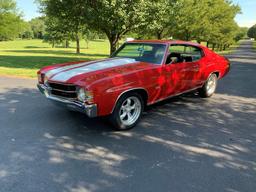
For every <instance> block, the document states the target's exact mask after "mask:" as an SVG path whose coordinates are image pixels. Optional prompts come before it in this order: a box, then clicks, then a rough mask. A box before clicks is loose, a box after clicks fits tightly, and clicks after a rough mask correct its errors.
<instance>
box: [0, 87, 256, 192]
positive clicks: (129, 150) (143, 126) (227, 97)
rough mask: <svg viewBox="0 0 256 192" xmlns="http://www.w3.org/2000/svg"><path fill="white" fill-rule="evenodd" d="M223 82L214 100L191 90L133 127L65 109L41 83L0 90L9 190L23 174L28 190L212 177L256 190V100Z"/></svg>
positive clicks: (1, 176) (153, 187) (1, 169)
mask: <svg viewBox="0 0 256 192" xmlns="http://www.w3.org/2000/svg"><path fill="white" fill-rule="evenodd" d="M221 86H222V85H221ZM221 86H220V90H221V91H220V92H219V93H218V94H216V95H215V96H214V97H213V98H211V99H201V98H199V97H198V96H197V95H196V94H190V95H183V96H181V97H176V98H173V99H170V100H167V101H164V102H161V103H158V104H157V105H153V106H151V107H149V108H148V109H147V110H146V112H145V113H144V115H143V118H142V120H141V122H140V123H139V124H138V126H137V127H136V128H135V129H133V130H131V131H127V132H116V131H113V130H112V127H111V126H110V125H109V124H108V123H106V122H105V121H102V119H101V118H96V119H89V118H86V117H85V116H84V115H82V114H79V113H73V112H68V111H66V110H63V109H60V108H57V107H55V106H54V105H52V104H51V103H50V102H49V101H47V100H46V99H45V98H44V97H43V96H41V95H40V94H39V93H38V91H37V90H35V89H24V88H17V89H8V90H6V91H5V92H4V93H0V101H1V103H0V112H1V114H2V115H1V117H0V120H1V122H2V123H1V124H2V126H1V129H0V132H1V134H0V135H1V136H0V140H1V141H2V142H3V143H4V144H5V146H6V147H7V150H2V151H1V152H0V155H1V163H0V180H1V183H2V184H4V186H5V189H6V191H8V190H10V189H11V188H13V186H14V185H15V184H16V186H20V185H17V182H18V181H19V180H22V182H23V183H22V185H21V186H22V189H21V190H26V191H44V190H45V186H47V187H48V188H53V189H55V190H54V191H70V192H71V191H122V190H124V191H125V190H126V191H140V189H141V190H142V189H143V191H158V190H159V189H162V191H169V190H170V189H177V191H210V190H209V185H208V184H209V183H211V185H215V190H217V191H229V192H230V191H242V190H243V191H244V189H248V191H250V190H252V189H254V188H255V187H256V186H255V182H254V181H255V176H256V174H255V173H256V170H255V166H256V164H255V158H256V156H255V154H256V153H255V152H256V151H255V143H254V141H255V139H256V133H255V130H254V129H255V124H256V119H255V116H256V104H255V103H256V99H255V98H251V97H250V95H248V96H249V97H248V98H246V97H244V96H240V95H232V94H233V93H232V94H229V93H228V92H224V88H221ZM224 86H225V85H223V87H224ZM28 167H29V168H28ZM24 177H25V180H24V179H22V178H24ZM11 178H15V179H11ZM234 178H239V179H238V180H240V181H242V182H243V185H241V184H240V182H236V179H234ZM31 181H32V182H34V183H36V186H34V185H30V184H29V183H30V182H31ZM42 181H43V182H42ZM185 181H186V182H185ZM46 184H47V185H46Z"/></svg>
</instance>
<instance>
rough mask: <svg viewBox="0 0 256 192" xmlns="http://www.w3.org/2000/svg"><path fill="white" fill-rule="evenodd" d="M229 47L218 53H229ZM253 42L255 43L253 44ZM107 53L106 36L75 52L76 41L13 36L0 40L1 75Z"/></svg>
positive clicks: (32, 72) (33, 72)
mask: <svg viewBox="0 0 256 192" xmlns="http://www.w3.org/2000/svg"><path fill="white" fill-rule="evenodd" d="M238 46H239V44H236V45H234V46H232V47H231V49H229V50H226V51H224V52H219V53H220V54H228V53H230V52H232V50H233V48H235V47H238ZM255 46H256V45H255ZM108 55H109V43H108V41H106V40H94V41H90V42H89V49H86V43H85V42H84V41H81V53H80V54H76V53H75V44H74V43H71V45H70V48H62V47H57V48H52V47H51V46H50V45H49V44H48V43H43V42H42V40H16V41H7V42H0V75H11V76H22V77H32V78H35V77H36V72H37V70H38V69H40V68H41V67H43V66H46V65H52V64H56V63H64V62H70V61H79V60H95V59H101V58H106V57H108Z"/></svg>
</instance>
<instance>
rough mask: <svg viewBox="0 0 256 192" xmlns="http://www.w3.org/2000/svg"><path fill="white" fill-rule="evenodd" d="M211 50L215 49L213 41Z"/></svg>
mask: <svg viewBox="0 0 256 192" xmlns="http://www.w3.org/2000/svg"><path fill="white" fill-rule="evenodd" d="M212 50H213V51H214V50H215V43H214V44H213V45H212Z"/></svg>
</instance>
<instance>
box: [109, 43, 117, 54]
mask: <svg viewBox="0 0 256 192" xmlns="http://www.w3.org/2000/svg"><path fill="white" fill-rule="evenodd" d="M109 43H110V55H112V54H113V53H114V52H115V51H116V49H117V44H116V43H115V42H109Z"/></svg>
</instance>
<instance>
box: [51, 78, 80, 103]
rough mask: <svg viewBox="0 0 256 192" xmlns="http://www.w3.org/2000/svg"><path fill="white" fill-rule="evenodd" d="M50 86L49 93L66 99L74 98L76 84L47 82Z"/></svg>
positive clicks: (75, 95)
mask: <svg viewBox="0 0 256 192" xmlns="http://www.w3.org/2000/svg"><path fill="white" fill-rule="evenodd" d="M47 84H48V86H49V87H50V88H51V94H52V95H56V96H58V97H64V98H68V99H76V98H77V92H76V86H75V85H71V84H59V83H51V82H48V83H47Z"/></svg>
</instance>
